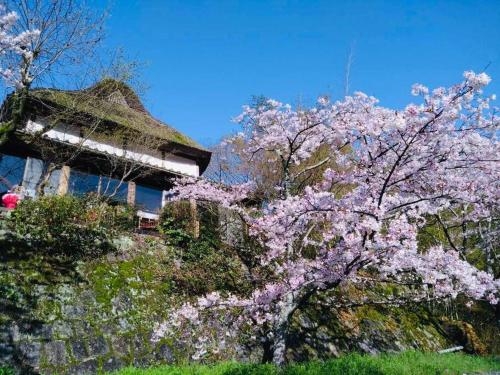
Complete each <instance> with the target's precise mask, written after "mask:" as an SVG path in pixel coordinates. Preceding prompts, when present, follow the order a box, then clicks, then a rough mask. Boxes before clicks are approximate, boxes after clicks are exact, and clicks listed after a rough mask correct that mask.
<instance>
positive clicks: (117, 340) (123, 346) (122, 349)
mask: <svg viewBox="0 0 500 375" xmlns="http://www.w3.org/2000/svg"><path fill="white" fill-rule="evenodd" d="M111 346H112V347H113V351H114V352H115V353H116V354H118V355H120V356H123V357H125V356H127V355H128V354H129V353H130V347H129V342H128V340H127V339H126V338H125V337H123V336H113V337H111Z"/></svg>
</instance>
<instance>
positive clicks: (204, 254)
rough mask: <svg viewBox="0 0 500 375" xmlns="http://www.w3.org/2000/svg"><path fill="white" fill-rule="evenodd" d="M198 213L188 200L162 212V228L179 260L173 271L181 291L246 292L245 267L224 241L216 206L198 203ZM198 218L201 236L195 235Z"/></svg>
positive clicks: (176, 203) (200, 293)
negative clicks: (176, 267)
mask: <svg viewBox="0 0 500 375" xmlns="http://www.w3.org/2000/svg"><path fill="white" fill-rule="evenodd" d="M196 211H197V216H196V218H194V217H193V210H192V208H191V205H190V203H189V202H187V201H178V202H171V203H169V204H167V205H166V206H165V207H164V208H163V211H162V213H161V215H160V223H159V226H158V227H159V230H160V233H162V234H163V236H164V238H165V241H166V243H167V244H168V245H171V246H172V247H173V250H174V255H175V257H176V258H177V259H178V260H179V261H180V265H179V268H180V272H176V273H175V274H173V276H172V278H173V282H174V283H175V286H176V288H177V290H178V291H180V292H182V293H186V294H189V295H202V294H206V293H209V292H212V291H215V290H219V291H233V292H240V293H241V292H244V291H245V290H246V287H245V285H246V284H247V283H246V277H245V273H244V267H243V265H242V263H241V261H240V260H239V258H238V256H237V254H236V252H235V251H234V249H232V248H231V247H230V246H228V245H226V244H224V243H223V242H222V241H221V238H220V235H219V227H218V216H217V207H216V206H214V205H203V204H198V206H197V210H196ZM195 219H196V220H198V223H199V236H198V237H195V236H194V222H195Z"/></svg>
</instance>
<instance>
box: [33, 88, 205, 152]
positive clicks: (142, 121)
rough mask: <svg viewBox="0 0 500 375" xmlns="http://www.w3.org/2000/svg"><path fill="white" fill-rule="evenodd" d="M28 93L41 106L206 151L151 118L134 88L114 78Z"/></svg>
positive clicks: (171, 128) (168, 126) (169, 127)
mask: <svg viewBox="0 0 500 375" xmlns="http://www.w3.org/2000/svg"><path fill="white" fill-rule="evenodd" d="M31 96H32V99H34V100H35V101H36V100H39V101H40V102H41V103H43V104H44V105H45V106H47V105H53V106H56V107H58V108H60V109H68V110H70V111H73V112H78V113H79V114H84V115H89V116H92V117H94V118H98V119H101V120H104V122H108V123H114V124H115V125H118V126H121V127H125V128H129V129H131V130H135V131H138V132H141V133H145V134H148V135H151V136H153V137H155V138H159V139H161V140H164V141H165V142H166V143H173V144H178V145H181V146H187V147H189V148H193V149H198V150H200V151H203V152H208V151H206V150H205V149H204V148H203V147H202V146H200V145H199V144H198V143H196V142H195V141H194V140H192V139H191V138H189V137H187V136H186V135H184V134H182V133H180V132H179V131H177V130H176V129H174V128H173V127H171V126H170V125H168V124H165V123H163V122H161V121H159V120H157V119H155V118H153V117H152V116H151V114H150V113H149V112H148V111H147V110H146V109H145V107H144V105H143V104H142V102H141V100H140V99H139V97H138V96H137V94H136V93H135V92H134V90H132V89H131V88H130V87H129V86H128V85H126V84H125V83H123V82H119V81H116V80H114V79H104V80H102V81H100V82H98V83H97V84H95V85H94V86H91V87H89V88H87V89H84V90H79V91H65V90H56V89H34V90H32V91H31Z"/></svg>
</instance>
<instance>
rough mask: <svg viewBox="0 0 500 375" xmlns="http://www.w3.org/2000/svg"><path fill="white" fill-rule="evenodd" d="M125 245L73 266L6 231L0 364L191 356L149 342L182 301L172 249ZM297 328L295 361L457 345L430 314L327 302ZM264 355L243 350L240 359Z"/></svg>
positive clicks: (92, 366) (103, 367)
mask: <svg viewBox="0 0 500 375" xmlns="http://www.w3.org/2000/svg"><path fill="white" fill-rule="evenodd" d="M117 247H118V248H119V249H120V250H119V251H118V252H117V253H115V254H111V255H107V256H104V257H101V258H100V259H90V260H87V261H79V262H69V261H63V260H61V259H59V258H56V257H50V256H47V255H41V254H37V253H36V251H33V250H30V249H29V248H26V247H25V243H24V242H22V241H16V240H15V239H12V238H10V237H9V236H8V235H7V234H6V233H5V232H0V249H1V251H0V367H1V366H2V365H9V366H14V367H16V368H17V369H18V370H19V371H22V372H24V373H43V374H52V373H57V374H85V373H97V372H106V371H112V370H115V369H118V368H121V367H124V366H129V365H133V366H150V365H157V364H165V363H177V362H182V361H187V360H189V352H190V351H189V350H188V348H185V347H183V346H182V344H181V343H179V342H171V341H167V340H164V341H162V342H159V343H153V342H152V340H151V332H152V329H153V327H154V326H155V324H156V323H157V322H159V321H162V320H164V319H165V318H166V317H167V316H166V311H167V307H168V306H169V305H171V304H172V302H173V301H174V300H175V299H176V298H180V296H175V295H174V293H172V284H171V283H172V282H171V275H172V272H176V266H175V264H176V261H175V259H172V256H171V250H169V248H168V247H166V246H164V245H163V244H162V242H161V241H160V240H158V239H154V238H149V237H137V238H135V240H134V241H131V240H127V239H122V240H121V241H119V242H117ZM177 301H178V300H177ZM293 327H294V328H293V330H292V334H291V340H290V344H291V348H290V351H289V353H288V356H289V358H290V359H292V360H306V359H315V358H326V357H331V356H335V355H339V354H340V353H343V352H347V351H352V350H355V351H360V352H368V353H376V352H380V351H399V350H405V349H410V348H415V349H424V350H431V351H435V350H439V349H442V348H444V347H447V346H452V345H454V341H453V339H450V337H448V336H447V333H446V332H445V330H443V328H442V325H441V323H440V322H439V320H437V319H434V318H431V317H430V316H429V315H428V313H427V312H426V311H425V309H416V310H411V309H407V310H402V309H400V308H379V307H360V308H353V309H344V310H337V309H334V308H332V307H331V306H330V305H329V302H328V299H327V298H326V297H325V298H324V299H318V300H317V301H315V303H314V304H312V305H311V306H310V307H309V308H308V309H306V310H304V311H300V312H299V313H298V314H297V315H296V317H295V320H294V325H293ZM468 335H469V336H470V333H469V334H468ZM472 350H474V348H473V349H472ZM259 355H260V353H259V350H256V351H255V352H253V353H247V352H241V356H240V357H239V358H238V359H239V360H259ZM222 359H230V358H224V357H222Z"/></svg>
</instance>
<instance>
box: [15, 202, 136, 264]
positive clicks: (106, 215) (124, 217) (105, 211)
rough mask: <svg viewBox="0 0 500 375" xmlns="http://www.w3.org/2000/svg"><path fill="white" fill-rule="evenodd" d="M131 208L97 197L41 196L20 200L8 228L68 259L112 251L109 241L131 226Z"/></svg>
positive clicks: (40, 247)
mask: <svg viewBox="0 0 500 375" xmlns="http://www.w3.org/2000/svg"><path fill="white" fill-rule="evenodd" d="M133 218H134V211H133V210H132V209H131V208H128V207H125V206H120V205H111V204H109V203H106V202H103V201H101V200H100V199H99V198H98V197H95V196H87V197H84V198H79V197H74V196H69V195H68V196H44V197H40V198H39V199H36V200H23V201H21V202H20V204H19V205H18V206H17V208H16V209H15V210H14V211H13V212H12V214H11V216H10V218H9V220H8V225H9V227H10V228H11V229H12V230H13V231H14V232H15V233H17V234H18V235H19V236H21V237H23V238H24V239H25V240H26V241H28V242H30V243H31V244H32V245H34V246H36V247H37V248H38V249H40V250H42V251H47V252H50V253H59V254H65V255H68V256H71V257H80V256H91V255H95V254H97V253H101V252H104V251H107V250H111V249H112V245H111V243H110V239H111V238H113V237H115V236H116V235H118V234H119V233H120V232H123V231H124V230H127V229H130V228H131V227H132V226H133Z"/></svg>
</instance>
